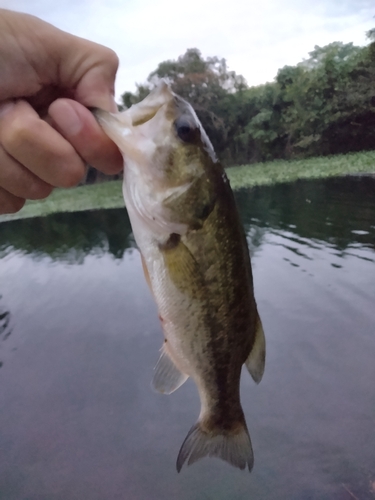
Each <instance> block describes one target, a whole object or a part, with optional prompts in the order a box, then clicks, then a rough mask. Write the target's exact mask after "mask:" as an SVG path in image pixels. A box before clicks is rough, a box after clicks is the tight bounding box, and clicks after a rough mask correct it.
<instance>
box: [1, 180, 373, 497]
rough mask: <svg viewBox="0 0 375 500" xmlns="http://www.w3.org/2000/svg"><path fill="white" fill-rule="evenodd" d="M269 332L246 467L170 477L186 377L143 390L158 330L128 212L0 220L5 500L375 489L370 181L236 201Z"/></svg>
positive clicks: (203, 468) (188, 388)
mask: <svg viewBox="0 0 375 500" xmlns="http://www.w3.org/2000/svg"><path fill="white" fill-rule="evenodd" d="M237 200H238V203H239V206H240V209H241V215H242V217H243V221H244V225H245V229H246V233H247V235H248V242H249V246H250V248H251V252H252V259H253V271H254V280H255V290H256V297H257V301H258V306H259V311H260V315H261V317H262V320H263V324H264V329H265V332H266V337H267V349H268V352H267V365H266V372H265V376H264V379H263V380H262V382H261V384H260V385H259V386H256V385H255V384H254V383H253V382H252V380H251V378H250V377H249V375H248V374H247V372H246V371H244V372H243V377H242V387H241V392H242V400H243V407H244V411H245V414H246V418H247V422H248V426H249V430H250V433H251V436H252V441H253V446H254V451H255V467H254V470H253V472H252V473H251V474H249V473H247V472H241V471H238V470H236V469H234V468H232V467H230V466H229V465H227V464H225V463H224V462H221V461H219V460H216V459H204V460H202V461H200V462H199V463H197V464H195V465H193V466H191V467H188V468H184V469H183V470H182V472H181V474H177V473H176V471H175V460H176V457H177V454H178V450H179V448H180V445H181V443H182V441H183V439H184V438H185V435H186V433H187V431H188V430H189V429H190V427H191V425H192V424H193V423H194V422H195V421H196V418H197V416H198V413H199V399H198V395H197V391H196V388H195V386H194V384H193V383H192V382H191V381H188V382H187V383H186V384H185V385H184V386H183V387H181V388H180V389H179V390H178V391H176V392H175V393H174V394H172V395H171V396H162V395H159V394H155V393H154V392H152V390H151V388H150V381H151V378H152V369H153V366H154V365H155V363H156V361H157V358H158V349H159V348H160V346H161V342H162V333H161V329H160V326H159V322H158V319H157V312H156V308H155V305H154V303H153V301H152V298H151V296H150V293H149V291H148V289H147V285H146V284H145V281H144V278H143V275H142V269H141V263H140V258H139V254H138V252H137V250H135V245H134V241H133V238H132V234H131V228H130V225H129V221H128V219H127V215H126V212H125V210H108V211H102V212H87V213H77V214H60V215H55V216H50V217H47V218H43V219H34V220H25V221H15V222H7V223H3V224H1V225H0V362H1V365H2V366H1V368H0V452H1V453H0V499H1V500H75V499H77V500H82V499H86V498H87V499H88V498H89V499H90V500H107V499H108V500H109V499H110V500H123V499H126V500H131V499H137V500H138V499H142V500H143V499H152V500H158V499H163V500H165V498H175V499H179V500H201V499H202V500H208V499H214V500H220V499H223V500H224V499H225V500H227V499H230V500H243V499H249V500H250V499H254V500H262V499H265V500H273V499H275V500H276V499H277V500H280V499H288V500H294V499H296V500H305V499H306V500H307V499H309V500H311V499H319V500H325V499H327V500H328V499H330V500H331V499H334V500H350V499H353V498H358V499H361V500H363V499H365V500H366V499H373V498H375V383H374V381H375V361H374V360H375V279H374V278H375V180H374V179H371V178H345V179H339V180H338V179H336V180H330V181H324V182H300V183H295V184H291V185H279V186H275V187H267V188H258V189H254V190H251V191H242V192H240V193H238V195H237Z"/></svg>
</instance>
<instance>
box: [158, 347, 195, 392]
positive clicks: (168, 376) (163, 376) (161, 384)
mask: <svg viewBox="0 0 375 500" xmlns="http://www.w3.org/2000/svg"><path fill="white" fill-rule="evenodd" d="M166 344H167V342H165V343H164V344H163V347H162V348H161V355H160V358H159V361H158V362H157V363H156V366H155V368H154V372H155V373H154V377H153V379H152V383H151V385H152V387H153V388H154V389H155V391H157V392H161V393H162V394H171V393H172V392H174V391H175V390H177V389H178V388H179V387H181V385H182V384H183V383H184V382H186V380H187V379H188V378H189V376H188V375H186V374H185V373H182V372H181V371H180V370H179V369H178V368H177V367H176V365H175V364H174V362H173V361H172V359H171V357H170V355H169V353H168V351H167V347H166Z"/></svg>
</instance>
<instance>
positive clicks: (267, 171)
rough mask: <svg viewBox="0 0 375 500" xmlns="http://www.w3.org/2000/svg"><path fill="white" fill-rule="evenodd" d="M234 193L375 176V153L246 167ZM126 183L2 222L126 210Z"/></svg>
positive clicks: (69, 194) (58, 199)
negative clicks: (298, 182) (309, 181)
mask: <svg viewBox="0 0 375 500" xmlns="http://www.w3.org/2000/svg"><path fill="white" fill-rule="evenodd" d="M227 174H228V177H229V179H230V183H231V186H232V188H233V189H235V190H236V189H241V188H249V187H252V186H259V185H270V184H275V183H280V182H293V181H296V180H298V179H319V178H325V177H334V176H341V175H355V174H375V151H366V152H361V153H351V154H347V155H335V156H323V157H318V158H309V159H305V160H293V161H285V160H279V161H272V162H266V163H256V164H253V165H242V166H238V167H232V168H229V169H228V170H227ZM121 182H122V181H112V182H104V183H101V184H94V185H86V186H79V187H76V188H71V189H55V191H54V192H53V193H52V194H51V196H49V197H48V198H47V199H45V200H40V201H28V202H27V203H26V204H25V206H24V207H23V208H22V210H20V211H19V212H18V213H16V214H10V215H0V222H2V221H7V220H14V219H24V218H28V217H41V216H44V215H48V214H52V213H57V212H79V211H81V210H92V209H96V210H97V209H100V208H103V209H105V208H120V207H123V206H124V201H123V198H122V192H121Z"/></svg>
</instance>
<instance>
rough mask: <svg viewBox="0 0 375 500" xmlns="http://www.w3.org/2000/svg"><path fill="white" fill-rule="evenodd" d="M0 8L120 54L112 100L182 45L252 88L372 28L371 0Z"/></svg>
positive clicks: (105, 1) (1, 3)
mask: <svg viewBox="0 0 375 500" xmlns="http://www.w3.org/2000/svg"><path fill="white" fill-rule="evenodd" d="M0 7H2V8H8V9H12V10H17V11H21V12H27V13H29V14H33V15H35V16H38V17H40V18H41V19H43V20H45V21H47V22H49V23H51V24H53V25H55V26H57V27H58V28H60V29H63V30H64V31H68V32H70V33H72V34H74V35H77V36H81V37H84V38H87V39H89V40H92V41H94V42H97V43H101V44H103V45H106V46H108V47H110V48H112V49H113V50H114V51H115V52H116V53H117V55H118V56H119V58H120V67H119V71H118V75H117V80H116V96H117V100H119V97H120V95H121V94H122V93H123V92H125V91H132V92H133V91H134V90H135V89H136V87H135V84H136V82H137V83H142V82H145V81H146V79H147V76H148V75H149V73H151V72H152V71H153V70H155V69H156V67H157V65H158V64H159V63H160V62H161V61H165V60H167V59H177V57H178V56H180V55H182V54H184V53H185V51H186V49H188V48H193V47H196V48H198V49H199V50H200V51H201V52H202V55H203V57H208V56H218V57H220V58H221V57H224V58H225V59H226V61H227V64H228V67H229V69H230V70H234V71H236V73H238V74H242V75H243V76H244V77H245V78H246V80H247V83H248V84H249V85H251V86H252V85H259V84H261V83H265V82H267V81H272V80H273V79H274V77H275V76H276V73H277V70H278V69H279V68H282V67H283V66H285V65H295V64H297V63H298V62H300V61H302V60H303V59H305V58H307V57H308V53H309V52H310V51H312V50H313V49H314V46H315V45H319V46H324V45H327V44H328V43H331V42H334V41H342V42H345V43H348V42H353V43H354V44H355V45H364V44H366V43H367V41H366V37H365V32H366V31H368V30H369V29H371V28H374V27H375V2H374V0H303V1H301V0H256V1H255V0H230V1H228V0H226V1H222V0H189V2H178V1H176V0H174V1H172V0H59V1H55V0H0Z"/></svg>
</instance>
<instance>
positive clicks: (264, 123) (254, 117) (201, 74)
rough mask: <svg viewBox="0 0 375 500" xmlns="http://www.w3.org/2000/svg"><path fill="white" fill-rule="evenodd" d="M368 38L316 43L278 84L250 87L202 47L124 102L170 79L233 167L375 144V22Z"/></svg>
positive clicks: (165, 66)
mask: <svg viewBox="0 0 375 500" xmlns="http://www.w3.org/2000/svg"><path fill="white" fill-rule="evenodd" d="M367 37H368V39H369V42H370V43H369V44H368V45H367V46H364V47H358V46H355V45H353V43H346V44H345V43H342V42H333V43H330V44H329V45H326V46H325V47H319V46H315V48H314V50H313V51H312V52H310V53H309V57H308V59H306V60H303V61H302V62H300V63H299V64H297V65H296V66H284V67H283V68H281V69H280V70H279V71H278V72H277V75H276V78H275V80H274V81H273V82H271V83H265V84H263V85H259V86H256V87H249V86H248V85H247V83H246V80H245V79H244V77H243V76H241V75H238V74H236V73H235V72H234V71H229V70H228V67H227V64H226V60H225V59H220V58H218V57H208V58H206V59H204V58H203V57H202V54H201V53H200V51H199V50H198V49H196V48H192V49H188V50H187V51H186V53H185V54H183V55H182V56H180V57H178V59H177V60H168V61H163V62H161V63H160V64H159V65H158V67H157V68H156V69H155V71H153V72H152V73H151V74H150V75H149V76H148V78H147V81H146V82H145V83H142V84H137V88H136V91H135V92H125V93H124V94H123V95H122V98H121V99H122V103H121V104H122V106H123V107H129V106H131V105H132V104H135V103H136V102H139V101H140V100H142V99H143V98H144V97H145V96H146V95H147V94H148V93H149V92H150V90H151V89H152V88H153V87H154V86H155V85H156V83H157V81H158V80H159V79H160V78H165V79H166V80H167V81H169V83H170V84H171V87H172V89H173V90H174V91H175V92H176V93H177V94H179V95H181V96H182V97H184V98H185V99H186V100H188V101H189V102H190V103H191V105H192V106H193V108H194V109H195V111H196V113H197V115H198V116H199V119H200V120H201V122H202V125H203V127H204V128H205V130H206V132H207V133H208V135H209V137H210V139H211V141H212V143H213V146H214V148H215V150H216V152H217V154H218V156H219V158H220V159H221V160H222V161H223V162H224V163H225V165H226V166H230V165H238V164H248V163H254V162H259V161H266V160H267V161H268V160H273V159H281V158H282V159H292V158H305V157H309V156H317V155H330V154H338V153H347V152H354V151H361V150H370V149H374V148H375V29H373V30H370V31H369V32H367Z"/></svg>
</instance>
